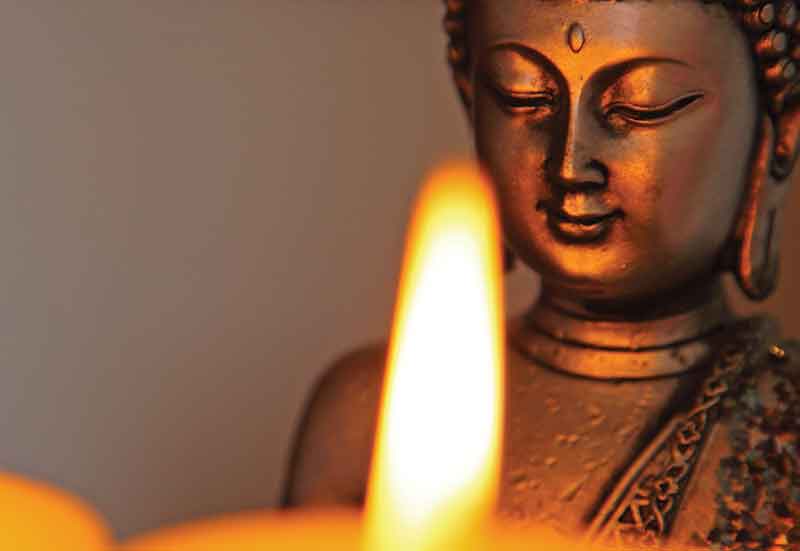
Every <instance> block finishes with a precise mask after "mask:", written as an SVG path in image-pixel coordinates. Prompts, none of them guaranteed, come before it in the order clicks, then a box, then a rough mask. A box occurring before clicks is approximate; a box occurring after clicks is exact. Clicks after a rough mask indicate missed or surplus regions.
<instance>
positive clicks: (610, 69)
mask: <svg viewBox="0 0 800 551" xmlns="http://www.w3.org/2000/svg"><path fill="white" fill-rule="evenodd" d="M495 51H512V52H514V53H517V54H519V55H521V56H522V57H524V58H526V59H528V60H530V61H533V62H534V63H538V64H540V65H543V66H544V67H545V68H546V69H547V70H548V71H550V72H552V73H553V74H555V75H558V76H559V77H560V78H563V75H562V73H561V71H559V70H558V66H557V65H556V64H555V63H553V62H552V61H551V60H550V58H548V57H547V56H546V55H544V54H543V53H541V52H539V51H538V50H536V49H534V48H531V47H529V46H526V45H524V44H521V43H519V42H510V41H504V42H498V43H496V44H492V45H491V46H489V48H487V52H488V53H492V52H495ZM662 64H664V65H677V66H679V67H685V68H687V69H691V68H693V67H692V65H691V64H689V63H687V62H685V61H682V60H680V59H674V58H670V57H659V56H644V57H636V58H632V59H626V60H624V61H620V62H618V63H614V64H612V65H609V66H607V67H601V68H600V69H599V70H598V71H597V72H596V73H595V74H594V75H592V77H591V78H592V79H593V80H594V79H599V80H601V81H605V82H609V81H611V80H614V79H615V78H619V77H621V76H623V75H625V74H626V73H629V72H631V71H633V70H634V69H638V68H639V67H645V66H648V65H662Z"/></svg>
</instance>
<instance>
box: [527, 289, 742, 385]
mask: <svg viewBox="0 0 800 551" xmlns="http://www.w3.org/2000/svg"><path fill="white" fill-rule="evenodd" d="M731 319H732V314H731V312H730V309H729V308H728V305H727V302H726V300H725V294H724V291H723V290H722V286H721V284H720V283H719V282H714V283H711V284H709V285H706V286H702V288H698V287H695V288H694V289H692V290H691V291H686V292H685V293H681V294H676V296H673V297H669V299H668V300H664V301H660V303H658V304H657V303H653V304H647V303H639V304H635V305H627V306H626V307H625V308H620V307H614V306H609V305H604V304H587V303H577V302H573V301H570V300H569V299H567V298H564V297H563V296H559V295H558V294H557V293H554V292H552V291H550V290H548V289H544V290H543V293H542V296H541V298H540V300H539V301H538V302H537V304H535V305H534V306H533V308H532V309H531V310H530V311H529V312H528V314H527V315H526V316H525V317H524V318H523V319H522V320H520V322H519V323H518V324H517V325H516V326H515V327H514V329H513V338H514V341H515V342H516V344H517V345H518V346H520V347H521V348H522V349H523V351H524V352H525V353H526V354H527V355H529V356H530V357H531V358H532V359H534V360H537V361H539V362H541V363H543V364H545V365H548V366H550V367H553V368H556V369H560V370H564V371H568V372H571V373H574V374H577V375H583V376H589V377H597V378H606V379H618V378H648V377H657V376H664V375H674V374H678V373H682V372H685V371H688V370H690V369H692V368H694V367H697V366H699V365H701V364H703V363H704V362H705V360H706V359H707V358H708V356H709V355H710V353H711V352H712V350H713V342H714V341H715V338H716V337H717V335H718V334H719V333H720V330H721V329H722V327H723V326H724V325H725V324H727V323H729V322H730V321H731Z"/></svg>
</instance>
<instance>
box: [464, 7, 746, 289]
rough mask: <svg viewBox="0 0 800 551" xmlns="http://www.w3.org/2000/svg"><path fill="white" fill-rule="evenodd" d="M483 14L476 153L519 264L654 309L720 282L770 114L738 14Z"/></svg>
mask: <svg viewBox="0 0 800 551" xmlns="http://www.w3.org/2000/svg"><path fill="white" fill-rule="evenodd" d="M472 6H474V8H473V9H474V11H473V12H472V13H473V17H472V19H471V21H470V51H471V55H472V56H474V57H473V60H474V83H473V84H474V86H473V89H474V96H473V98H472V101H473V106H472V118H473V124H474V129H475V138H476V144H477V148H478V153H479V155H480V157H481V158H482V160H483V161H484V163H485V164H486V166H487V168H488V169H489V171H490V172H491V174H492V176H493V178H494V180H495V183H496V185H497V189H498V194H499V198H500V204H501V209H502V213H503V218H504V228H505V232H506V237H507V239H508V241H509V243H510V244H511V245H512V247H513V249H514V251H515V252H516V253H517V254H518V255H520V256H521V257H522V259H523V260H525V261H526V262H527V263H528V264H530V265H531V266H532V267H533V268H535V269H536V270H537V271H539V273H540V274H541V275H542V277H543V279H544V281H545V284H546V285H547V286H549V287H551V288H553V289H555V290H561V291H562V292H566V293H567V294H570V295H572V296H574V297H577V298H581V299H584V298H585V299H601V300H629V299H636V298H643V297H649V296H653V295H656V294H658V293H663V292H665V291H669V290H671V289H676V288H678V287H679V286H681V285H684V284H687V283H689V282H691V281H693V280H696V279H698V278H703V277H706V276H710V275H711V274H713V273H714V270H715V268H716V266H717V263H718V261H719V257H720V254H721V251H722V249H723V248H724V246H725V243H726V242H727V240H728V238H729V236H730V234H731V232H732V230H733V226H734V225H735V222H736V219H737V214H738V207H739V204H740V200H741V197H742V194H743V190H744V186H745V184H746V181H747V173H748V167H749V164H750V155H751V149H752V147H753V144H754V139H755V129H756V121H757V115H758V113H759V110H758V109H757V103H758V99H757V91H756V81H755V76H754V75H755V72H754V67H753V61H752V59H751V54H750V52H749V50H748V47H749V46H748V44H747V41H746V38H745V36H744V34H743V33H742V31H740V30H739V28H738V27H737V25H736V23H735V21H734V20H733V19H732V18H731V17H730V16H729V15H728V13H727V12H726V10H725V9H724V8H723V7H721V6H719V5H703V3H702V2H700V1H699V0H684V1H679V0H675V1H654V2H649V1H633V2H577V1H553V0H503V1H502V2H498V1H496V0H477V1H473V3H472ZM571 28H573V31H572V32H570V29H571Z"/></svg>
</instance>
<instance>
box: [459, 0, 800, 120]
mask: <svg viewBox="0 0 800 551" xmlns="http://www.w3.org/2000/svg"><path fill="white" fill-rule="evenodd" d="M702 1H704V2H705V3H721V4H722V5H724V6H725V8H727V9H728V10H729V11H730V12H731V13H732V14H733V16H734V17H735V18H736V20H737V21H738V22H739V24H740V27H741V28H742V30H743V31H744V33H745V34H746V35H747V38H748V41H749V43H750V47H751V48H750V49H751V52H752V53H753V58H754V61H755V64H756V67H757V73H758V79H759V89H760V91H761V96H762V97H763V98H764V100H765V101H766V106H767V108H768V109H769V111H770V113H771V114H772V115H773V116H778V115H780V114H781V112H782V111H783V110H784V108H785V106H786V105H787V103H789V101H790V100H792V101H794V100H795V98H798V97H800V71H799V70H798V64H799V63H800V18H798V11H799V10H798V2H800V0H777V1H773V0H702ZM444 3H445V6H446V10H447V11H446V14H445V17H444V28H445V30H446V31H447V34H448V36H449V39H450V40H449V43H448V45H447V59H448V61H449V63H450V67H451V68H452V70H453V77H454V79H455V82H456V86H457V87H458V91H459V93H460V94H461V96H462V98H464V99H466V98H467V97H468V93H469V86H470V83H469V66H470V62H471V60H470V51H469V44H468V40H467V28H468V12H469V5H470V0H444Z"/></svg>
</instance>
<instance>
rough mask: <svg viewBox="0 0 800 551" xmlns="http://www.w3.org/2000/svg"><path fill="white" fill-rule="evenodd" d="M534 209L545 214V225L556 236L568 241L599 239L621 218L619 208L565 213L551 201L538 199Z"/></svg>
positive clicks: (586, 241) (588, 241)
mask: <svg viewBox="0 0 800 551" xmlns="http://www.w3.org/2000/svg"><path fill="white" fill-rule="evenodd" d="M536 210H540V211H544V212H545V214H546V215H547V225H548V227H549V228H550V230H551V231H552V232H553V233H554V234H555V236H556V237H558V238H561V239H562V240H563V241H566V242H568V243H591V242H593V241H600V240H602V239H603V238H605V237H606V235H608V232H609V231H611V226H612V225H613V224H614V222H615V221H616V220H618V219H620V218H622V211H621V210H619V209H613V210H607V211H605V212H599V213H598V212H592V213H590V214H589V213H587V214H581V213H569V214H568V213H567V212H566V211H564V209H563V207H561V206H560V205H556V204H555V203H554V202H552V201H539V203H538V204H537V205H536Z"/></svg>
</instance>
